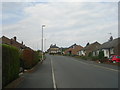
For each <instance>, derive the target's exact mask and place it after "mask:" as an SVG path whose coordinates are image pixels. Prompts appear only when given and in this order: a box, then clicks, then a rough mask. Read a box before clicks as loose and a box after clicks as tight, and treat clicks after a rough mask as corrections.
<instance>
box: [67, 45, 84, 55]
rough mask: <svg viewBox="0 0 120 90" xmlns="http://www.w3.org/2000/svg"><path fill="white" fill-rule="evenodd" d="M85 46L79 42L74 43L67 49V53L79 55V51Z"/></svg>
mask: <svg viewBox="0 0 120 90" xmlns="http://www.w3.org/2000/svg"><path fill="white" fill-rule="evenodd" d="M82 48H83V47H82V46H80V45H77V44H73V45H72V46H70V47H69V48H68V49H66V50H65V54H68V55H79V54H78V52H79V51H80V50H81V49H82Z"/></svg>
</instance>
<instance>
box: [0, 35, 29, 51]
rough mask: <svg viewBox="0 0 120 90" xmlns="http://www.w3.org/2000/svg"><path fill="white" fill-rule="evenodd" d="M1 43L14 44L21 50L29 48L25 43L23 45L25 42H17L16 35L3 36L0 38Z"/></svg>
mask: <svg viewBox="0 0 120 90" xmlns="http://www.w3.org/2000/svg"><path fill="white" fill-rule="evenodd" d="M0 43H2V44H7V45H11V46H14V47H16V48H18V49H19V50H22V49H25V48H27V47H26V46H25V45H23V42H21V43H19V42H17V38H16V37H13V38H11V39H9V38H7V37H5V36H2V37H1V38H0Z"/></svg>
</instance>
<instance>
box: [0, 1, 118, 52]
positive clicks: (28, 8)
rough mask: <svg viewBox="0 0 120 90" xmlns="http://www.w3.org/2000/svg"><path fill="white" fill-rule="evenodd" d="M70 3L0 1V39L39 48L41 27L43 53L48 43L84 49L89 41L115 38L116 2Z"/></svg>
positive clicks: (116, 23)
mask: <svg viewBox="0 0 120 90" xmlns="http://www.w3.org/2000/svg"><path fill="white" fill-rule="evenodd" d="M69 1H71V2H69ZM69 1H68V0H66V2H65V1H62V0H61V2H60V1H59V0H58V2H53V1H52V0H45V1H44V2H43V1H40V0H39V2H36V1H34V0H31V2H27V0H26V1H25V2H21V1H20V0H18V2H15V1H14V0H11V2H7V0H5V1H4V2H1V3H0V4H2V7H1V8H0V9H2V13H0V20H1V21H2V22H0V27H2V33H0V36H3V35H4V36H6V37H8V38H13V37H14V36H16V37H17V40H18V42H22V41H23V42H24V44H25V45H26V46H29V47H31V48H32V49H34V50H37V49H41V38H42V37H41V35H42V34H41V33H42V25H45V27H44V28H43V31H44V50H47V49H48V48H49V47H50V45H51V44H56V45H57V46H59V47H69V46H71V45H72V44H74V43H76V44H78V45H81V46H83V47H84V46H85V45H86V44H87V43H88V42H89V43H94V42H95V41H97V42H99V43H101V44H102V43H104V42H106V41H108V39H109V37H110V36H111V35H112V36H113V38H117V37H118V2H113V0H111V2H108V0H107V1H106V2H104V1H105V0H104V1H103V0H101V1H100V0H98V2H87V0H86V2H78V1H77V2H74V1H73V0H69ZM116 1H117V0H116ZM109 33H112V34H111V35H110V34H109Z"/></svg>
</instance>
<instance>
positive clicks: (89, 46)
mask: <svg viewBox="0 0 120 90" xmlns="http://www.w3.org/2000/svg"><path fill="white" fill-rule="evenodd" d="M100 46H101V44H100V43H98V42H97V41H96V42H94V43H91V44H87V45H86V46H85V47H84V48H83V49H81V50H80V51H79V56H88V55H89V53H90V52H91V53H92V51H94V50H95V49H96V48H99V47H100Z"/></svg>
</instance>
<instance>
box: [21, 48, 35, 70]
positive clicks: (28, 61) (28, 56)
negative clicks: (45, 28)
mask: <svg viewBox="0 0 120 90" xmlns="http://www.w3.org/2000/svg"><path fill="white" fill-rule="evenodd" d="M21 59H22V60H23V62H24V68H25V69H30V68H32V66H33V63H34V62H33V59H34V51H33V50H31V49H29V48H27V49H25V50H23V52H22V53H21Z"/></svg>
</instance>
